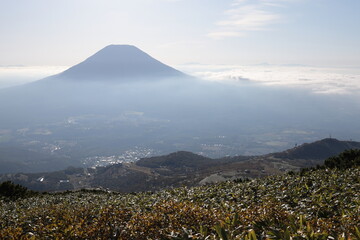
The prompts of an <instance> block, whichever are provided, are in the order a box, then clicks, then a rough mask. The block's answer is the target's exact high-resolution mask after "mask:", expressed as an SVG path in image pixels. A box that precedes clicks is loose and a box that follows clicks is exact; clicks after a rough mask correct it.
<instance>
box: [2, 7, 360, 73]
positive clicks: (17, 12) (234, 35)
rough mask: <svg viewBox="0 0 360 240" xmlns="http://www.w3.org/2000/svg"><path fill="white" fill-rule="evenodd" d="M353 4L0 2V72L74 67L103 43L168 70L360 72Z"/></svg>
mask: <svg viewBox="0 0 360 240" xmlns="http://www.w3.org/2000/svg"><path fill="white" fill-rule="evenodd" d="M359 12H360V1H359V0H121V1H120V0H61V1H55V0H32V1H29V0H0V34H1V35H0V53H1V54H0V65H3V66H4V65H5V66H7V65H65V66H71V65H74V64H76V63H78V62H80V61H82V60H84V59H85V58H86V57H88V56H90V55H91V54H93V53H94V52H96V51H98V50H99V49H101V48H103V47H104V46H106V45H108V44H131V45H136V46H138V47H139V48H141V49H142V50H144V51H145V52H147V53H149V54H150V55H152V56H154V57H155V58H157V59H160V60H161V61H163V62H165V63H167V64H170V65H177V64H185V63H190V62H195V63H206V64H256V63H262V62H268V63H274V64H295V63H299V64H308V65H317V66H360V25H359V23H360V14H359Z"/></svg>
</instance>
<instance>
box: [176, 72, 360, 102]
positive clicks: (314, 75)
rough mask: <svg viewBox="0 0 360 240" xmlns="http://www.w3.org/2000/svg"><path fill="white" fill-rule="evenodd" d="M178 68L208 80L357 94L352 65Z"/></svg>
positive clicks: (359, 87)
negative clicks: (334, 66) (349, 66)
mask: <svg viewBox="0 0 360 240" xmlns="http://www.w3.org/2000/svg"><path fill="white" fill-rule="evenodd" d="M186 68H187V69H186ZM180 69H185V70H186V71H187V72H189V73H190V74H193V75H195V76H197V77H200V78H203V79H206V80H210V81H219V82H227V83H232V84H239V83H258V84H262V85H267V86H278V87H282V86H283V87H294V88H302V89H308V90H309V91H311V92H312V93H315V94H332V95H334V94H337V95H349V94H354V95H357V96H359V95H360V71H359V69H354V68H320V67H309V66H281V65H253V66H236V65H230V66H226V65H192V66H183V68H181V67H180Z"/></svg>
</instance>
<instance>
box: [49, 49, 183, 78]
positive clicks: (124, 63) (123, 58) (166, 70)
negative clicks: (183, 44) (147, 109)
mask: <svg viewBox="0 0 360 240" xmlns="http://www.w3.org/2000/svg"><path fill="white" fill-rule="evenodd" d="M185 76H186V74H184V73H182V72H180V71H178V70H176V69H174V68H172V67H170V66H168V65H165V64H163V63H161V62H160V61H158V60H156V59H154V58H153V57H151V56H150V55H148V54H147V53H145V52H143V51H141V50H140V49H139V48H137V47H135V46H131V45H109V46H107V47H105V48H103V49H101V50H100V51H98V52H97V53H95V54H94V55H92V56H90V57H89V58H87V59H86V60H85V61H83V62H81V63H79V64H77V65H75V66H73V67H71V68H69V69H68V70H66V71H64V72H62V73H60V74H58V75H56V76H55V78H57V79H59V78H60V79H71V80H116V79H129V78H131V79H136V78H141V79H143V78H168V77H185Z"/></svg>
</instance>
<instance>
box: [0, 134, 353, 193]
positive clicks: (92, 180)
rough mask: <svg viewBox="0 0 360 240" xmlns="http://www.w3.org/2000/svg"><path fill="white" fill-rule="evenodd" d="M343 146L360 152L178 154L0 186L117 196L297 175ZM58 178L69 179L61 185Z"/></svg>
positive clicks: (320, 148)
mask: <svg viewBox="0 0 360 240" xmlns="http://www.w3.org/2000/svg"><path fill="white" fill-rule="evenodd" d="M349 148H360V142H354V141H339V140H337V139H332V138H326V139H323V140H320V141H316V142H313V143H306V144H303V145H301V146H299V147H295V148H292V149H289V150H287V151H284V152H280V153H273V154H268V155H262V156H247V157H246V156H242V157H240V156H238V157H225V158H219V159H213V158H208V157H204V156H201V155H198V154H195V153H192V152H186V151H179V152H174V153H170V154H168V155H163V156H156V157H148V158H142V159H140V160H139V161H137V162H134V163H120V164H114V165H109V166H106V167H97V168H68V169H65V170H62V171H57V172H47V173H46V172H43V173H21V174H16V173H14V174H2V175H0V182H1V181H7V180H11V181H13V182H15V183H18V184H21V185H23V186H26V187H28V188H30V189H32V190H40V191H64V190H78V189H82V188H90V189H93V188H103V189H110V190H115V191H120V192H137V191H157V190H160V189H163V188H169V187H178V186H197V185H202V184H209V183H215V182H221V181H229V180H230V181H231V180H239V179H247V178H249V179H252V178H258V177H264V176H268V175H274V174H282V173H286V172H288V171H297V170H299V169H301V168H304V167H315V166H317V165H322V164H323V163H324V160H325V159H326V158H328V157H330V156H335V155H338V154H339V153H341V152H343V151H344V150H347V149H349ZM321 156H322V157H321ZM324 156H326V157H324ZM89 176H91V177H89ZM38 179H42V180H41V181H39V180H38ZM63 179H68V180H69V181H66V182H65V183H64V182H61V180H63Z"/></svg>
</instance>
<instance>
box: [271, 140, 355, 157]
mask: <svg viewBox="0 0 360 240" xmlns="http://www.w3.org/2000/svg"><path fill="white" fill-rule="evenodd" d="M347 149H360V142H355V141H340V140H337V139H335V138H325V139H322V140H319V141H316V142H312V143H304V144H302V145H300V146H298V147H295V148H292V149H289V150H286V151H284V152H281V153H276V154H274V156H275V157H280V158H289V159H326V158H328V157H331V156H334V155H337V154H339V153H341V152H343V151H345V150H347Z"/></svg>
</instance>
